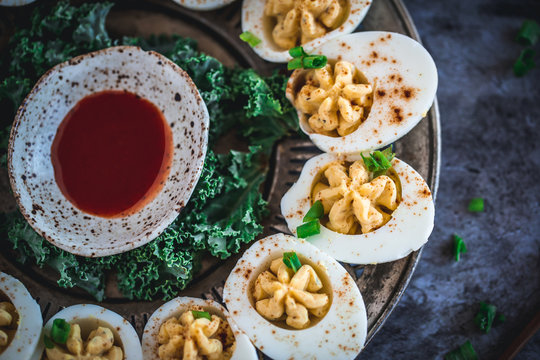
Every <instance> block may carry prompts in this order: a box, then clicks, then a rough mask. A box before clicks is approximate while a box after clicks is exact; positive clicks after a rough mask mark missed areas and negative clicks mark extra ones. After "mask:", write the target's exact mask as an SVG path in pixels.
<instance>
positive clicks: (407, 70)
mask: <svg viewBox="0 0 540 360" xmlns="http://www.w3.org/2000/svg"><path fill="white" fill-rule="evenodd" d="M315 53H316V54H324V55H326V56H327V57H328V59H330V60H334V61H336V60H344V61H348V62H350V63H352V64H353V65H354V66H355V68H356V69H357V70H359V71H361V72H362V73H363V75H364V76H365V78H366V79H367V81H368V83H369V84H371V85H372V87H373V105H372V106H371V110H370V112H369V114H368V116H367V118H366V119H365V120H364V121H363V122H362V123H361V124H360V126H358V128H357V129H356V130H355V131H353V132H352V133H351V134H349V135H346V136H339V137H332V136H327V135H322V134H318V133H316V132H314V131H313V130H312V129H311V127H310V125H309V123H308V119H309V118H308V116H306V115H305V114H303V113H302V112H300V111H298V118H299V119H300V128H301V129H302V131H303V132H304V133H306V134H307V135H308V136H309V138H310V139H311V141H313V143H314V144H315V145H316V146H317V147H318V148H319V149H321V150H322V151H324V152H329V153H335V154H351V153H359V152H361V151H369V150H374V149H378V148H381V147H384V146H386V145H389V144H391V143H393V142H395V141H397V140H398V139H400V138H401V137H402V136H404V135H406V134H407V133H408V132H409V131H411V130H412V128H414V127H415V126H416V124H418V122H419V121H420V120H422V118H424V117H425V116H426V114H427V112H428V110H429V108H430V107H431V105H432V104H433V101H434V99H435V93H436V92H437V84H438V77H437V68H436V66H435V62H434V61H433V58H432V57H431V55H430V54H429V53H428V52H427V50H426V49H425V48H424V47H423V46H422V45H421V44H420V43H418V42H417V41H415V40H413V39H411V38H410V37H408V36H405V35H401V34H397V33H391V32H385V31H365V32H359V33H354V34H349V35H343V36H339V37H337V38H334V39H332V40H330V41H328V42H326V43H325V44H323V45H321V46H320V47H318V48H317V49H315ZM305 71H306V70H295V71H294V72H293V73H292V75H291V77H290V79H289V82H288V83H287V91H286V95H287V98H288V99H289V100H290V101H291V103H293V104H294V101H295V98H296V95H297V91H298V90H299V89H298V88H299V85H300V84H302V81H303V78H304V74H305Z"/></svg>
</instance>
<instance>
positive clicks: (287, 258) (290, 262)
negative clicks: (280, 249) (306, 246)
mask: <svg viewBox="0 0 540 360" xmlns="http://www.w3.org/2000/svg"><path fill="white" fill-rule="evenodd" d="M283 263H284V264H285V265H287V267H288V268H289V269H293V271H294V272H297V271H298V269H300V268H301V267H302V264H301V263H300V259H298V256H297V255H296V253H295V252H294V251H291V252H285V253H283Z"/></svg>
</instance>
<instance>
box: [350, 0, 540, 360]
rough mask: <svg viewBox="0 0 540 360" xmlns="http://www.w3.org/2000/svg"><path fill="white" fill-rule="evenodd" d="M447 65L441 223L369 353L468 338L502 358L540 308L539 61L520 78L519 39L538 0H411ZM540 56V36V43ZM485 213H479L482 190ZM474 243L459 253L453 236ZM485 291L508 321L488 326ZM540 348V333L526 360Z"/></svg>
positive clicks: (421, 350)
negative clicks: (481, 308) (515, 68)
mask: <svg viewBox="0 0 540 360" xmlns="http://www.w3.org/2000/svg"><path fill="white" fill-rule="evenodd" d="M405 5H406V6H407V8H408V10H409V12H410V13H411V15H412V18H413V19H414V22H415V24H416V26H417V28H418V31H419V33H420V36H421V38H422V40H423V42H424V45H425V46H426V48H427V49H428V50H429V51H430V53H431V54H432V55H433V57H434V59H435V62H436V64H437V67H438V71H439V90H438V94H437V95H438V99H439V105H440V112H441V128H442V162H441V177H440V186H439V192H438V196H437V204H436V221H435V230H434V232H433V234H432V236H431V238H430V241H429V242H428V244H427V246H426V247H425V248H424V252H423V255H422V259H421V260H420V263H419V265H418V267H417V270H416V273H415V274H414V276H413V278H412V280H411V283H410V285H409V288H408V289H407V290H406V292H405V294H404V296H403V298H402V300H401V302H400V303H399V305H398V306H397V308H396V309H395V311H394V313H393V314H392V315H391V316H390V317H389V318H388V320H387V322H386V324H385V325H384V326H383V328H382V329H381V331H380V332H379V333H378V334H377V335H376V336H375V338H374V339H373V341H372V342H371V343H370V344H369V345H368V347H367V348H366V349H365V351H364V352H363V353H362V355H361V356H360V358H361V359H434V358H442V357H443V356H444V354H445V353H446V352H447V351H449V350H451V349H452V348H454V347H455V346H457V345H459V344H462V343H464V342H465V341H466V340H467V339H470V340H471V342H472V344H473V346H474V348H475V349H476V352H477V353H478V355H479V357H480V358H481V359H492V358H497V357H498V355H500V354H501V353H502V351H504V349H505V348H506V347H507V346H508V345H510V343H511V342H512V340H513V339H514V337H515V336H517V334H518V333H519V332H520V331H521V330H522V328H523V327H525V325H526V324H527V322H528V321H530V319H531V318H532V317H533V316H534V315H535V314H536V313H537V312H538V311H540V235H539V234H540V216H539V214H540V182H538V181H537V178H538V177H539V176H540V145H539V142H538V140H540V86H539V81H540V69H539V68H536V69H534V70H533V71H531V72H529V73H528V74H527V75H526V76H525V77H523V78H517V77H515V76H514V74H513V72H512V65H513V62H514V61H515V59H516V58H517V57H518V55H519V53H520V52H521V50H522V49H523V48H524V47H523V46H521V45H519V44H517V43H516V42H515V41H514V37H515V35H516V34H517V32H518V30H519V28H520V26H521V23H522V21H523V20H524V19H527V18H531V17H532V18H533V19H535V20H536V21H538V22H540V2H538V1H533V0H531V1H510V0H506V1H504V0H496V1H492V0H468V1H460V0H450V1H423V0H405ZM535 50H536V52H537V56H536V62H537V63H540V56H539V55H538V54H539V53H540V43H539V44H536V46H535ZM477 196H479V197H484V198H485V199H486V210H485V212H484V213H476V214H473V213H469V212H468V211H467V204H468V201H469V199H470V198H472V197H477ZM453 233H457V234H459V235H460V236H462V237H463V239H464V240H465V241H466V244H467V247H468V253H467V254H464V255H463V256H462V259H461V260H460V261H459V262H455V261H454V260H453V258H452V238H451V237H452V234H453ZM479 301H489V302H491V303H493V304H495V305H496V306H497V307H498V309H500V310H501V312H502V313H504V314H505V315H506V318H507V321H506V323H504V324H502V325H500V326H498V327H496V328H494V329H492V330H491V331H490V332H489V334H483V333H482V332H480V331H479V330H478V329H477V328H476V326H475V324H474V322H473V317H474V315H475V314H476V311H477V309H478V302H479ZM539 358H540V333H538V334H536V335H535V336H534V337H533V339H532V340H531V341H530V342H529V343H528V344H527V345H526V347H525V348H524V349H523V351H522V352H521V353H520V354H519V355H518V356H517V357H516V359H539Z"/></svg>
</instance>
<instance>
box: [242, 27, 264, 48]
mask: <svg viewBox="0 0 540 360" xmlns="http://www.w3.org/2000/svg"><path fill="white" fill-rule="evenodd" d="M240 39H241V40H242V41H245V42H247V43H248V44H249V46H251V47H255V46H257V45H259V44H260V43H261V42H262V40H261V39H259V38H258V37H256V36H255V35H253V33H251V32H250V31H244V32H243V33H241V34H240Z"/></svg>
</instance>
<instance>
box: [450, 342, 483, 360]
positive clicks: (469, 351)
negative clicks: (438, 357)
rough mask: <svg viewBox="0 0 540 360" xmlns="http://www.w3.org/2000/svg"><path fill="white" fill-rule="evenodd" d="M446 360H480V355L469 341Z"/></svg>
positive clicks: (452, 352) (451, 352)
mask: <svg viewBox="0 0 540 360" xmlns="http://www.w3.org/2000/svg"><path fill="white" fill-rule="evenodd" d="M444 360H478V355H476V351H474V349H473V347H472V344H471V342H470V341H469V340H467V341H466V342H465V343H464V344H463V345H461V346H460V347H458V348H457V349H454V350H452V351H450V352H449V353H448V354H446V355H445V356H444Z"/></svg>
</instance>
